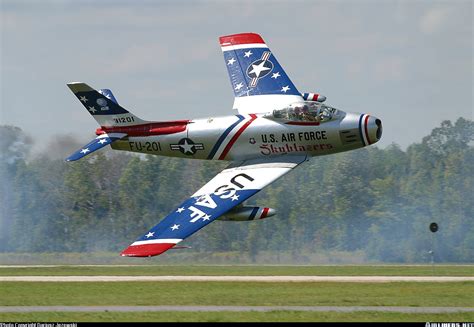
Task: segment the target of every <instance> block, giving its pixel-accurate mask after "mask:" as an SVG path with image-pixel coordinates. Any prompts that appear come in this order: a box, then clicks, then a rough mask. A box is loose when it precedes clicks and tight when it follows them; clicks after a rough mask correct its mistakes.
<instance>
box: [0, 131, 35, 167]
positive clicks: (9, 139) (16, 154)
mask: <svg viewBox="0 0 474 327" xmlns="http://www.w3.org/2000/svg"><path fill="white" fill-rule="evenodd" d="M32 144H33V140H32V138H31V137H30V136H29V135H27V134H25V133H24V132H23V131H22V130H21V128H19V127H15V126H9V125H0V163H1V164H5V163H6V164H9V165H11V164H13V163H15V162H16V161H17V160H20V159H25V157H26V156H27V155H28V153H29V152H30V150H31V146H32Z"/></svg>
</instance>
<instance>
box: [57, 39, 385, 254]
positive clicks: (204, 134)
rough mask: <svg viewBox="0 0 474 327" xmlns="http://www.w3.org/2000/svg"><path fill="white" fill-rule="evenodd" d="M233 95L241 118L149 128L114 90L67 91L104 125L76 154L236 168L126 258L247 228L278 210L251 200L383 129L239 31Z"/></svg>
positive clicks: (232, 58) (227, 54) (227, 49)
mask: <svg viewBox="0 0 474 327" xmlns="http://www.w3.org/2000/svg"><path fill="white" fill-rule="evenodd" d="M219 41H220V46H221V49H222V52H223V54H224V60H225V65H226V67H227V71H228V73H229V77H230V82H231V86H232V89H233V90H234V95H235V98H234V105H233V109H235V110H236V113H237V114H233V115H229V116H225V117H211V118H204V119H190V120H174V121H146V120H143V119H141V118H138V117H137V116H135V115H134V114H132V113H131V112H129V111H128V110H126V109H125V108H123V107H122V106H121V105H120V104H119V103H118V102H117V100H116V98H115V97H114V95H113V94H112V92H111V91H110V90H109V89H99V90H95V89H93V88H91V87H90V86H89V85H87V84H85V83H80V82H74V83H69V84H67V85H68V87H69V88H70V89H71V91H72V92H73V93H74V95H75V96H76V97H77V98H78V99H79V101H80V103H82V105H83V106H84V107H85V108H86V110H87V111H89V113H90V114H91V115H92V116H93V117H94V118H95V120H96V121H97V123H98V124H99V125H100V127H99V128H98V129H97V130H96V135H97V137H96V138H95V139H94V140H93V141H91V142H90V143H88V144H87V145H85V146H84V147H82V148H81V149H79V150H77V151H76V152H75V153H74V154H72V155H71V156H70V157H68V158H67V159H66V160H67V161H74V160H78V159H80V158H83V157H85V156H87V155H89V154H91V153H93V152H94V151H96V150H98V149H100V148H103V147H105V146H107V145H110V146H111V147H112V149H115V150H123V151H131V152H140V153H146V154H153V155H160V156H170V157H178V158H184V159H204V160H226V161H230V165H229V166H228V167H227V168H225V169H224V170H223V171H221V172H220V173H219V174H217V175H216V176H215V177H214V178H213V179H211V180H210V181H209V182H208V183H207V184H206V185H204V186H203V187H202V188H201V189H199V190H198V191H197V192H196V193H194V194H192V195H191V196H190V197H189V198H188V199H187V200H185V201H184V202H183V203H181V204H179V205H178V206H177V207H176V208H175V209H174V210H173V211H172V212H171V213H170V214H169V215H168V216H166V217H165V218H164V219H163V220H161V221H160V222H159V223H158V224H157V225H156V226H154V227H152V228H151V229H150V230H149V231H147V232H146V233H145V234H144V235H143V236H141V237H139V238H138V239H137V240H136V241H135V242H133V243H132V244H131V245H130V246H128V247H127V248H126V249H125V250H123V252H122V253H121V255H122V256H131V257H150V256H156V255H159V254H161V253H163V252H165V251H167V250H169V249H171V248H173V247H175V246H176V244H178V243H180V242H181V241H183V240H184V239H186V238H187V237H189V236H190V235H192V234H194V233H195V232H197V231H198V230H200V229H201V228H203V227H205V226H206V225H208V224H210V223H211V222H213V221H214V220H216V219H220V220H227V221H229V220H230V221H248V220H256V219H263V218H267V217H270V216H273V215H274V214H275V213H276V210H275V209H272V208H267V207H255V206H246V205H244V204H243V202H244V201H246V200H247V199H249V198H250V197H251V196H253V195H254V194H255V193H257V192H258V191H260V190H261V189H263V188H264V187H265V186H267V185H269V184H270V183H272V182H273V181H275V180H277V179H278V178H280V177H281V176H283V175H285V174H286V173H288V172H289V171H291V170H292V169H294V168H296V167H298V166H299V165H301V164H302V163H304V162H305V161H307V160H308V158H310V157H314V156H321V155H328V154H333V153H337V152H343V151H350V150H354V149H358V148H362V147H365V146H368V145H371V144H374V143H376V142H377V141H379V140H380V138H381V136H382V122H381V120H380V119H378V118H376V117H375V116H373V115H370V114H365V113H363V114H360V113H349V112H344V111H342V110H340V109H336V108H334V107H332V106H330V105H327V104H325V103H324V101H325V100H326V97H324V96H323V95H320V94H317V93H309V92H307V93H300V92H299V91H298V89H297V88H296V86H295V85H294V84H293V82H292V81H291V80H290V78H289V77H288V75H287V74H286V72H285V71H284V70H283V67H282V66H281V65H280V63H279V62H278V61H277V59H276V57H275V55H274V54H273V52H271V51H270V49H269V48H268V46H267V44H266V43H265V41H264V40H263V38H262V37H261V36H260V35H258V34H255V33H240V34H234V35H226V36H222V37H220V38H219Z"/></svg>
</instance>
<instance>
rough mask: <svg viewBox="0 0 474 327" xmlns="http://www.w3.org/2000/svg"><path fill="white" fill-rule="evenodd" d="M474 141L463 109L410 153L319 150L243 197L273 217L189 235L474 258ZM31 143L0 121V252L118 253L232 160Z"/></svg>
mask: <svg viewBox="0 0 474 327" xmlns="http://www.w3.org/2000/svg"><path fill="white" fill-rule="evenodd" d="M473 141H474V122H473V121H470V120H466V119H464V118H459V119H458V120H457V121H456V122H455V123H452V122H451V121H444V122H443V123H442V124H441V126H439V127H437V128H435V129H433V131H432V132H431V134H430V135H428V136H426V137H424V138H423V140H422V142H420V143H414V144H412V145H410V146H409V147H408V148H407V149H406V150H402V149H401V148H400V147H399V146H397V145H396V144H392V145H390V146H388V147H386V148H385V149H380V148H377V147H368V148H363V149H360V150H356V151H351V152H347V153H340V154H336V155H331V156H323V157H315V158H312V159H311V160H310V161H309V162H306V163H304V164H303V165H302V166H301V167H299V168H298V169H295V170H294V171H292V172H290V173H289V174H287V175H286V176H284V177H283V178H281V179H280V180H278V181H276V182H275V183H273V184H272V185H270V186H269V187H267V188H266V189H264V190H262V191H261V192H260V193H258V194H257V195H256V196H254V197H253V198H251V199H250V200H249V201H248V204H255V205H260V206H267V207H272V208H275V209H276V210H277V211H278V214H277V215H276V216H274V217H270V218H268V219H264V220H260V221H250V222H221V221H215V222H213V223H211V224H210V225H208V226H207V227H206V228H204V229H202V230H200V231H199V232H197V233H196V234H194V235H192V236H191V237H190V238H189V239H188V240H186V241H185V242H183V243H185V244H188V245H192V249H190V250H189V251H191V252H192V253H220V252H221V253H230V252H231V253H236V254H237V255H239V254H240V255H245V256H249V257H250V258H251V259H253V260H257V259H256V258H258V256H259V254H261V253H272V254H276V255H277V256H278V255H279V254H280V253H286V254H287V255H289V256H290V257H292V258H295V260H299V261H302V262H306V261H310V258H311V256H312V255H314V254H317V253H319V252H324V251H326V252H327V251H343V252H348V253H355V252H357V253H363V255H364V257H365V258H367V260H369V261H379V262H426V260H427V255H428V253H429V251H430V250H434V251H435V252H434V253H435V255H436V260H437V261H438V262H473V261H474V176H473V167H474V146H473ZM31 146H32V142H31V139H30V138H29V137H28V136H27V134H26V133H25V132H23V131H22V130H21V129H19V128H18V127H14V126H0V147H1V149H0V150H1V154H0V182H1V186H0V201H1V202H0V205H1V207H0V252H88V251H92V252H93V251H116V252H120V251H121V250H122V249H123V248H125V247H126V246H127V245H129V244H130V243H131V242H133V241H134V240H135V239H136V238H137V237H139V236H140V235H142V234H143V233H145V232H146V231H147V230H148V229H149V228H151V227H152V226H154V225H155V224H157V223H158V222H159V221H160V220H161V219H162V218H163V217H165V216H166V215H167V214H168V213H169V212H170V211H171V210H173V209H174V208H175V207H176V206H177V205H178V204H179V203H180V202H181V201H183V200H184V199H186V198H187V197H189V196H190V195H191V194H192V193H194V192H195V191H196V190H197V189H198V188H200V187H201V186H202V185H204V184H205V183H206V182H207V181H208V180H209V179H210V178H212V177H213V176H214V175H215V174H217V173H218V172H219V171H220V170H222V169H223V168H224V167H225V166H226V165H227V163H224V162H211V161H199V160H182V159H176V158H166V157H159V156H151V155H148V156H137V155H132V154H128V153H122V152H119V151H102V152H98V153H97V154H94V155H91V156H89V157H87V159H83V160H79V161H77V162H72V163H66V162H64V160H63V159H60V158H52V157H50V156H48V154H47V153H46V154H42V155H35V156H34V157H31V156H28V151H29V150H30V148H31ZM70 150H71V152H72V151H73V150H75V149H70ZM431 222H437V223H438V225H439V231H438V232H437V233H436V235H433V234H432V233H431V232H430V230H429V228H428V227H429V224H430V223H431ZM433 238H435V239H434V240H435V241H436V242H433ZM433 246H434V248H432V247H433Z"/></svg>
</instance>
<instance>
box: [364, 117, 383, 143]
mask: <svg viewBox="0 0 474 327" xmlns="http://www.w3.org/2000/svg"><path fill="white" fill-rule="evenodd" d="M362 120H363V121H362V124H361V128H362V129H363V130H362V131H361V132H362V136H363V141H364V143H365V145H370V144H374V143H377V142H378V141H379V140H380V139H381V138H382V121H381V120H380V119H378V118H377V117H374V116H370V115H364V116H363V117H362Z"/></svg>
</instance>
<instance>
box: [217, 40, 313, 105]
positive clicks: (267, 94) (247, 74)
mask: <svg viewBox="0 0 474 327" xmlns="http://www.w3.org/2000/svg"><path fill="white" fill-rule="evenodd" d="M219 42H220V45H221V49H222V52H223V54H224V60H225V63H226V67H227V72H228V73H229V78H230V83H231V85H232V89H233V90H234V96H235V98H234V109H237V110H238V112H239V113H240V114H246V113H247V114H249V113H264V112H271V111H273V110H274V109H283V108H285V107H286V106H288V105H289V104H291V103H294V102H301V101H304V99H303V97H302V96H301V94H300V93H299V92H298V90H297V89H296V86H295V85H294V84H293V82H292V81H291V80H290V78H289V77H288V75H287V74H286V72H285V70H284V69H283V67H282V66H281V65H280V63H279V62H278V61H277V59H276V57H275V55H274V54H273V53H272V52H271V51H270V49H269V48H268V46H267V44H266V43H265V41H264V40H263V38H262V37H261V36H260V35H258V34H255V33H240V34H233V35H225V36H221V37H220V38H219ZM295 51H296V53H297V52H298V51H299V50H298V49H295Z"/></svg>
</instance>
